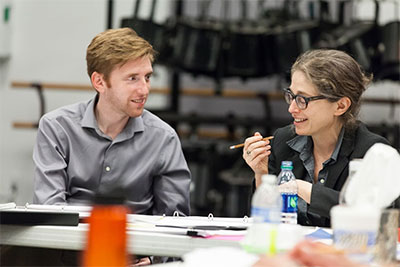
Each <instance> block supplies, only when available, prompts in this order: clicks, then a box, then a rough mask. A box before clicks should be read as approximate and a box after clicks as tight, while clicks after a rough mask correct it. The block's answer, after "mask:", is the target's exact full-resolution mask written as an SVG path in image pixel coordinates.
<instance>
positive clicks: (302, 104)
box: [283, 88, 327, 109]
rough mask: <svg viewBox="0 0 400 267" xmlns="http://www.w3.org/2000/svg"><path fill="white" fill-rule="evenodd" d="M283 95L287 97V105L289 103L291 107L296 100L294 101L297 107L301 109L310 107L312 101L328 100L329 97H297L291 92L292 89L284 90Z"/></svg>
mask: <svg viewBox="0 0 400 267" xmlns="http://www.w3.org/2000/svg"><path fill="white" fill-rule="evenodd" d="M283 94H284V96H285V100H286V103H288V104H289V105H290V104H291V103H292V102H293V99H294V101H296V104H297V107H298V108H299V109H306V108H307V106H308V103H309V102H311V101H314V100H319V99H327V97H326V96H323V95H318V96H311V97H306V96H303V95H295V94H293V92H292V91H291V90H290V88H284V89H283Z"/></svg>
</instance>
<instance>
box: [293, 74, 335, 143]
mask: <svg viewBox="0 0 400 267" xmlns="http://www.w3.org/2000/svg"><path fill="white" fill-rule="evenodd" d="M290 90H291V91H292V93H293V94H294V95H302V96H305V97H313V96H320V95H321V94H320V92H319V91H318V89H317V87H316V86H314V84H312V83H311V81H310V80H309V79H308V78H307V77H306V75H305V74H304V73H303V72H302V71H295V72H294V73H293V75H292V83H291V84H290ZM336 111H337V103H336V102H330V101H328V100H327V99H318V100H314V101H310V102H308V106H307V107H306V108H305V109H300V108H299V107H298V106H297V104H296V101H292V102H291V103H290V104H289V113H290V114H291V115H292V117H293V119H294V121H293V124H294V126H295V128H296V133H297V134H298V135H308V136H314V137H317V136H326V135H327V134H328V135H329V134H330V133H334V132H335V127H334V126H336V125H338V123H339V124H340V121H339V117H338V116H337V115H335V112H336Z"/></svg>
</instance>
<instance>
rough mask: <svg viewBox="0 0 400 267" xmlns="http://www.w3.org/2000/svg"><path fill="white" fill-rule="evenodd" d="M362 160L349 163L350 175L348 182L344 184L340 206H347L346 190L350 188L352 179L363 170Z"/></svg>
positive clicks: (353, 160) (340, 195)
mask: <svg viewBox="0 0 400 267" xmlns="http://www.w3.org/2000/svg"><path fill="white" fill-rule="evenodd" d="M361 163H362V159H352V160H351V161H350V162H349V175H348V176H347V179H346V182H345V183H344V185H343V187H342V189H341V190H340V193H339V204H340V205H347V204H348V203H347V200H346V190H347V187H348V186H349V183H350V181H351V179H352V178H353V176H354V174H356V172H357V171H358V170H359V169H360V168H361Z"/></svg>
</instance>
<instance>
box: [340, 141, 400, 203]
mask: <svg viewBox="0 0 400 267" xmlns="http://www.w3.org/2000/svg"><path fill="white" fill-rule="evenodd" d="M399 177H400V155H399V153H398V152H397V150H396V149H394V148H392V147H391V146H388V145H385V144H375V145H373V146H372V147H371V148H370V149H369V150H368V151H367V153H366V154H365V156H364V158H363V161H362V163H361V167H360V169H359V170H358V171H357V172H356V173H355V174H354V176H353V177H352V179H351V180H350V181H349V183H348V186H347V190H346V192H344V193H345V198H346V201H347V204H348V205H349V206H371V207H375V208H378V209H380V208H385V207H387V206H389V205H390V204H391V203H392V202H393V201H394V200H395V199H396V198H397V197H398V196H399V195H400V179H399Z"/></svg>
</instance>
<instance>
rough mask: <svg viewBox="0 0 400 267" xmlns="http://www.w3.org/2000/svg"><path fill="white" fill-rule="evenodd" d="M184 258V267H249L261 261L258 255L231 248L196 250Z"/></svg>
mask: <svg viewBox="0 0 400 267" xmlns="http://www.w3.org/2000/svg"><path fill="white" fill-rule="evenodd" d="M182 258H183V266H191V267H197V266H199V267H200V266H201V267H203V266H208V267H214V266H215V267H221V266H229V267H248V266H252V265H253V264H254V263H256V261H257V260H258V259H259V257H258V256H256V255H253V254H250V253H247V252H245V251H243V250H242V249H239V248H231V247H214V248H205V249H196V250H193V251H192V252H189V253H187V254H185V255H183V257H182Z"/></svg>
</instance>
